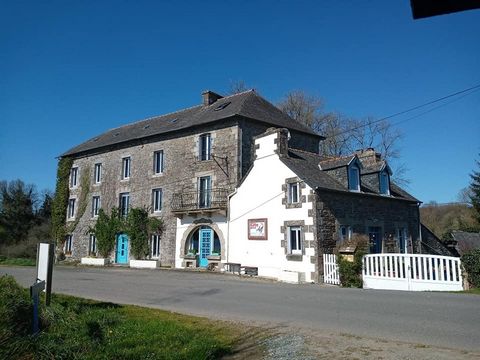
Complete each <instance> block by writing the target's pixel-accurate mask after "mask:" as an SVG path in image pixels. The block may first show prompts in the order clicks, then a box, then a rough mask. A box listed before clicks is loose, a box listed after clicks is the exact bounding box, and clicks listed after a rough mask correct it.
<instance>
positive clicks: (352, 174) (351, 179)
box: [348, 162, 360, 191]
mask: <svg viewBox="0 0 480 360" xmlns="http://www.w3.org/2000/svg"><path fill="white" fill-rule="evenodd" d="M348 190H351V191H360V168H359V167H358V165H357V164H356V163H355V162H354V163H352V164H350V166H349V167H348Z"/></svg>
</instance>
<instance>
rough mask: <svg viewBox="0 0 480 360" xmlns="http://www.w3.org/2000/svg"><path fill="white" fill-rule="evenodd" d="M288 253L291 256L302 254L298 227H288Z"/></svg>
mask: <svg viewBox="0 0 480 360" xmlns="http://www.w3.org/2000/svg"><path fill="white" fill-rule="evenodd" d="M288 252H289V254H293V255H301V254H302V230H301V228H300V226H289V227H288Z"/></svg>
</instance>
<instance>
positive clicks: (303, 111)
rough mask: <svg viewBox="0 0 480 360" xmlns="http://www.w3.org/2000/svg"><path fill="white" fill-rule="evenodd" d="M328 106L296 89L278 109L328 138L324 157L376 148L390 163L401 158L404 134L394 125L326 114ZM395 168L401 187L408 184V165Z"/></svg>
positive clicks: (324, 142)
mask: <svg viewBox="0 0 480 360" xmlns="http://www.w3.org/2000/svg"><path fill="white" fill-rule="evenodd" d="M324 105H325V102H324V101H323V99H321V98H320V97H318V96H313V95H308V94H306V93H305V92H303V91H298V90H296V91H292V92H290V93H288V94H287V95H286V96H285V97H284V99H283V100H282V101H281V102H280V103H279V104H278V107H279V108H280V109H281V110H282V111H284V112H286V113H287V114H288V115H289V116H290V117H292V118H293V119H295V120H297V121H299V122H301V123H303V124H305V125H307V126H308V127H310V128H312V130H314V131H315V132H317V133H318V134H320V135H323V136H325V140H323V141H322V142H321V144H320V146H321V151H322V154H323V155H326V156H343V155H347V154H351V153H353V152H354V151H356V150H360V149H366V148H374V149H375V150H376V151H378V152H380V154H381V155H382V158H383V159H385V160H387V161H389V162H396V160H397V159H399V157H400V150H399V147H398V146H399V142H400V140H401V138H402V133H401V132H400V130H399V129H396V128H394V127H393V125H392V124H391V123H389V122H388V121H386V120H382V121H378V120H376V119H374V118H371V117H367V118H364V119H355V118H349V117H346V116H344V115H342V114H339V113H336V112H325V111H324ZM395 165H396V166H395V171H394V180H395V181H396V182H397V183H400V184H406V183H408V180H407V179H406V178H405V171H406V169H405V166H404V165H403V164H395ZM390 166H392V164H390Z"/></svg>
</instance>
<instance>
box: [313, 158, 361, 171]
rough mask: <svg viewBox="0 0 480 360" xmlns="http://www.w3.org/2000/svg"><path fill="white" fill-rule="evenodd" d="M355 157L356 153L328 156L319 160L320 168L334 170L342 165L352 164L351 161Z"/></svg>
mask: <svg viewBox="0 0 480 360" xmlns="http://www.w3.org/2000/svg"><path fill="white" fill-rule="evenodd" d="M354 157H355V155H348V156H342V157H335V158H327V159H324V160H321V161H320V162H319V165H320V168H321V169H322V170H332V169H336V168H339V167H342V166H347V165H348V164H350V161H352V159H353V158H354Z"/></svg>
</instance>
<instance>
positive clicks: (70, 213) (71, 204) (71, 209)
mask: <svg viewBox="0 0 480 360" xmlns="http://www.w3.org/2000/svg"><path fill="white" fill-rule="evenodd" d="M74 217H75V199H69V200H68V218H69V219H72V218H74Z"/></svg>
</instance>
